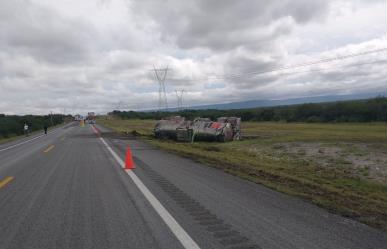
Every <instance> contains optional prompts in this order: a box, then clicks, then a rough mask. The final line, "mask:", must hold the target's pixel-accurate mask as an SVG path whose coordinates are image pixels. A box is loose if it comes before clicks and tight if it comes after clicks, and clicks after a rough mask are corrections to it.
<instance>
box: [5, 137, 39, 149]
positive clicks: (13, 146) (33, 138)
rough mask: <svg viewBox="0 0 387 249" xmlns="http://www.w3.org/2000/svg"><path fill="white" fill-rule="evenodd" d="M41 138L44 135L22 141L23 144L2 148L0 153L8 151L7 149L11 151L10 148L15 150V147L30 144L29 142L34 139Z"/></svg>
mask: <svg viewBox="0 0 387 249" xmlns="http://www.w3.org/2000/svg"><path fill="white" fill-rule="evenodd" d="M43 136H44V135H39V136H37V137H34V138H32V139H29V140H26V141H23V142H21V143H18V144H14V145H11V146H9V147H6V148H4V149H0V152H2V151H6V150H9V149H12V148H15V147H17V146H20V145H23V144H25V143H28V142H31V141H33V140H35V139H38V138H41V137H43Z"/></svg>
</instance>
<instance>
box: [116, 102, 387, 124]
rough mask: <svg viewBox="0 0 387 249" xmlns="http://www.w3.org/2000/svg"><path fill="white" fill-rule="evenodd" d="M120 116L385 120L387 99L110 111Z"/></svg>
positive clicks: (303, 120)
mask: <svg viewBox="0 0 387 249" xmlns="http://www.w3.org/2000/svg"><path fill="white" fill-rule="evenodd" d="M109 115H114V116H117V117H120V118H122V119H161V118H163V117H166V116H176V115H179V116H183V117H186V118H187V119H191V120H192V119H194V118H195V117H208V118H211V119H212V120H216V119H217V118H218V117H222V116H237V117H241V118H242V120H243V121H283V122H311V123H317V122H323V123H325V122H385V121H387V98H386V97H382V96H381V97H376V98H372V99H366V100H352V101H339V102H327V103H309V104H299V105H289V106H276V107H261V108H253V109H232V110H183V111H175V112H165V111H164V112H158V111H152V112H135V111H117V110H115V111H113V112H111V113H109Z"/></svg>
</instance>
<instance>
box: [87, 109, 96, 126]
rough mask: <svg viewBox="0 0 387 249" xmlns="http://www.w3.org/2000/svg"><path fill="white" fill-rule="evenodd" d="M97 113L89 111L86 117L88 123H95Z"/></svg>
mask: <svg viewBox="0 0 387 249" xmlns="http://www.w3.org/2000/svg"><path fill="white" fill-rule="evenodd" d="M95 117H96V116H95V113H94V112H88V113H87V117H86V121H87V123H89V124H95Z"/></svg>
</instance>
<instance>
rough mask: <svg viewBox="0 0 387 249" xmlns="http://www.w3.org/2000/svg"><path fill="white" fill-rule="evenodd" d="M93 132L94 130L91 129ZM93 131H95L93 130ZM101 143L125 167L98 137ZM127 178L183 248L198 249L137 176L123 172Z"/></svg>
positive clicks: (127, 171)
mask: <svg viewBox="0 0 387 249" xmlns="http://www.w3.org/2000/svg"><path fill="white" fill-rule="evenodd" d="M93 130H94V129H93ZM94 131H95V130H94ZM99 139H100V140H101V141H102V143H103V144H104V145H105V146H106V148H107V149H108V151H109V152H110V154H112V156H113V157H114V159H115V160H116V161H117V163H118V164H119V165H120V166H121V167H123V168H124V167H125V163H124V161H123V160H122V159H121V158H120V157H119V156H118V155H117V154H116V153H115V152H114V151H113V149H112V148H111V147H110V146H109V145H108V144H107V143H106V142H105V140H104V139H103V138H102V137H99ZM125 171H126V173H127V174H128V175H129V177H130V178H131V179H132V180H133V182H134V183H135V184H136V186H137V187H138V189H139V190H140V191H141V193H142V194H143V195H144V196H145V198H146V199H147V200H148V201H149V203H150V204H151V205H152V207H153V208H154V209H155V211H156V212H157V213H158V214H159V215H160V217H161V219H162V220H163V221H164V222H165V224H167V226H168V227H169V229H171V231H172V233H173V234H174V235H175V236H176V238H177V239H178V240H179V241H180V243H181V244H182V245H183V247H184V248H187V249H200V247H199V246H198V245H197V244H196V242H195V241H194V240H193V239H192V238H191V237H190V236H189V235H188V233H187V232H186V231H185V230H184V228H182V227H181V226H180V224H179V223H177V221H176V220H175V219H174V218H173V216H172V215H171V214H170V213H169V212H168V211H167V210H166V209H165V207H164V206H163V205H162V204H161V203H160V201H159V200H158V199H157V198H156V197H155V196H154V195H153V194H152V193H151V192H150V191H149V189H148V188H147V187H146V186H145V185H144V183H143V182H142V181H141V180H140V179H139V178H138V177H137V175H136V174H135V173H134V172H133V171H132V170H125Z"/></svg>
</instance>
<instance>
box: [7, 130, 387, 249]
mask: <svg viewBox="0 0 387 249" xmlns="http://www.w3.org/2000/svg"><path fill="white" fill-rule="evenodd" d="M128 146H129V147H130V148H131V151H132V154H133V158H134V162H135V165H136V168H135V169H133V170H124V169H123V168H122V161H123V160H125V153H126V149H127V147H128ZM11 248H12V249H13V248H14V249H24V248H25V249H34V248H39V249H41V248H43V249H45V248H47V249H52V248H80V249H88V248H90V249H104V248H113V249H120V248H144V249H148V248H163V249H170V248H171V249H172V248H230V249H231V248H234V249H236V248H240V249H247V248H263V249H266V248H307V249H314V248H324V249H325V248H332V249H337V248H343V249H346V248H348V249H350V248H351V249H352V248H354V249H366V248H370V249H371V248H372V249H383V248H387V235H386V234H385V233H383V232H380V231H378V230H376V229H373V228H370V227H368V226H366V225H364V224H361V223H358V222H356V221H353V220H350V219H346V218H343V217H340V216H337V215H333V214H330V213H328V212H327V211H325V210H322V209H320V208H318V207H316V206H314V205H311V204H308V203H306V202H304V201H302V200H299V199H297V198H293V197H289V196H287V195H284V194H281V193H278V192H275V191H272V190H270V189H267V188H265V187H263V186H260V185H257V184H254V183H251V182H248V181H245V180H242V179H239V178H237V177H234V176H231V175H228V174H226V173H224V172H222V171H220V170H217V169H213V168H210V167H207V166H204V165H201V164H199V163H196V162H194V161H192V160H189V159H186V158H182V157H179V156H176V155H172V154H169V153H167V152H164V151H160V150H157V149H155V148H153V147H151V146H149V145H147V144H145V143H143V142H141V141H139V140H136V139H135V138H128V137H125V136H121V135H118V134H114V133H113V132H110V130H108V129H105V128H103V127H100V126H98V125H96V128H94V127H92V126H90V125H86V126H85V127H80V126H78V125H77V123H71V124H68V125H66V126H64V127H60V128H57V129H55V130H52V131H50V132H49V134H48V135H42V134H36V135H34V136H30V137H27V138H23V139H19V140H16V141H13V142H10V143H6V144H1V145H0V249H11Z"/></svg>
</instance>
